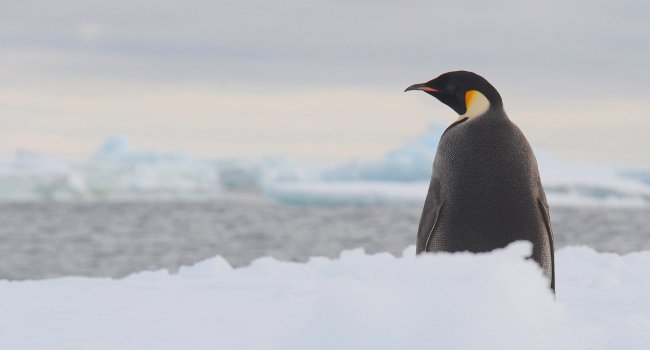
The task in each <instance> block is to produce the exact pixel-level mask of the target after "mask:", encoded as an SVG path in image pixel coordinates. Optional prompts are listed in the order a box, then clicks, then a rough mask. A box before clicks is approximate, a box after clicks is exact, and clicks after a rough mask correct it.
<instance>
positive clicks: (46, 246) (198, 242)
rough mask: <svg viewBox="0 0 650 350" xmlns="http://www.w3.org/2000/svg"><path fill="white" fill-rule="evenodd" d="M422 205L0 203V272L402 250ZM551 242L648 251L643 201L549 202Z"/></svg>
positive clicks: (15, 275) (648, 213)
mask: <svg viewBox="0 0 650 350" xmlns="http://www.w3.org/2000/svg"><path fill="white" fill-rule="evenodd" d="M420 210H421V208H420V207H292V206H282V205H278V204H273V203H268V202H266V201H263V200H260V199H251V198H246V199H229V200H221V201H212V202H124V203H4V204H0V257H1V263H0V279H40V278H48V277H58V276H73V275H74V276H79V275H83V276H112V277H120V276H124V275H127V274H129V273H132V272H136V271H141V270H152V269H160V268H168V269H171V270H175V269H177V268H178V267H179V266H180V265H183V264H191V263H193V262H196V261H199V260H203V259H206V258H209V257H212V256H215V255H222V256H224V257H225V258H226V259H227V260H228V261H229V262H230V263H231V264H233V265H235V266H241V265H245V264H248V263H249V262H250V261H251V260H253V259H255V258H257V257H260V256H269V255H270V256H274V257H276V258H278V259H282V260H295V261H305V260H306V259H307V258H308V257H309V256H314V255H322V256H329V257H335V256H337V255H338V253H339V252H340V251H341V250H343V249H350V248H356V247H364V248H366V251H368V252H378V251H389V252H391V253H401V251H402V250H403V249H404V248H405V247H406V246H408V245H410V244H414V240H415V231H416V229H417V225H418V221H419V216H420ZM551 215H552V220H553V227H554V230H555V240H556V247H557V248H559V247H562V246H565V245H569V244H570V245H576V244H586V245H590V246H592V247H594V248H596V249H597V250H601V251H612V252H619V253H625V252H630V251H637V250H650V208H594V207H575V208H571V207H555V208H551Z"/></svg>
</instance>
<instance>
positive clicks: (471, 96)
mask: <svg viewBox="0 0 650 350" xmlns="http://www.w3.org/2000/svg"><path fill="white" fill-rule="evenodd" d="M465 108H466V110H465V114H463V115H460V116H458V118H459V119H463V118H474V117H479V116H481V115H482V114H484V113H485V112H487V111H488V109H490V101H489V100H488V99H487V97H485V95H483V94H482V93H481V92H479V91H477V90H470V91H467V92H466V93H465Z"/></svg>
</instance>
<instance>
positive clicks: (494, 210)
mask: <svg viewBox="0 0 650 350" xmlns="http://www.w3.org/2000/svg"><path fill="white" fill-rule="evenodd" d="M410 90H420V91H424V92H426V93H427V94H429V95H431V96H433V97H435V98H437V99H438V100H440V102H442V103H444V104H446V105H447V106H449V107H451V109H453V110H454V111H455V112H456V113H458V115H459V116H458V119H457V120H456V121H454V122H453V123H452V124H451V125H450V126H449V127H448V128H447V129H446V130H445V131H444V133H443V134H442V136H441V137H440V142H439V144H438V150H437V152H436V156H435V159H434V161H433V173H432V176H431V183H430V185H429V192H428V193H427V197H426V200H425V202H424V209H423V210H422V217H421V218H420V225H419V227H418V234H417V248H416V251H417V253H418V254H420V253H422V252H441V251H442V252H458V251H469V252H487V251H491V250H493V249H497V248H502V247H505V246H507V245H508V244H509V243H511V242H514V241H518V240H527V241H530V242H532V244H533V254H532V258H533V259H534V260H535V261H536V262H537V263H538V264H539V265H540V266H541V267H542V269H543V270H544V274H545V275H546V277H547V278H548V279H549V283H550V287H551V289H553V291H555V264H554V256H553V232H552V230H551V219H550V216H549V208H548V204H547V202H546V195H545V194H544V189H543V187H542V183H541V181H540V176H539V170H538V168H537V161H536V159H535V155H534V154H533V150H532V148H531V147H530V144H529V143H528V141H527V140H526V137H524V134H523V133H522V132H521V130H520V129H519V128H518V127H517V126H516V125H515V124H514V123H513V122H512V121H510V118H508V115H507V114H506V111H505V110H504V108H503V101H502V99H501V96H500V95H499V93H498V92H497V90H496V89H495V88H494V87H493V86H492V85H491V84H490V83H489V82H488V81H487V80H485V79H484V78H483V77H481V76H480V75H478V74H475V73H472V72H467V71H454V72H448V73H445V74H442V75H440V76H439V77H437V78H435V79H433V80H430V81H428V82H426V83H423V84H415V85H412V86H409V87H408V88H407V89H406V90H405V91H410Z"/></svg>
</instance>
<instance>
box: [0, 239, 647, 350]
mask: <svg viewBox="0 0 650 350" xmlns="http://www.w3.org/2000/svg"><path fill="white" fill-rule="evenodd" d="M530 248H531V246H530V244H528V243H525V242H517V243H514V244H512V245H510V246H509V247H507V248H506V249H501V250H497V251H494V252H492V253H486V254H469V253H457V254H433V255H426V256H418V257H415V256H414V248H413V247H410V248H408V249H407V250H405V252H404V255H403V257H394V256H392V255H389V254H386V253H381V254H374V255H368V254H366V253H364V252H363V251H362V250H360V249H358V250H353V251H347V252H343V253H342V254H341V256H340V257H339V258H338V259H333V260H331V259H327V258H319V257H316V258H312V259H311V260H310V261H309V262H307V263H304V264H303V263H293V262H281V261H276V260H274V259H272V258H261V259H258V260H256V261H255V262H253V263H252V264H251V265H250V266H248V267H244V268H238V269H232V268H231V267H230V266H229V265H228V263H227V262H226V261H225V260H223V259H222V258H220V257H215V258H212V259H209V260H207V261H203V262H200V263H197V264H195V265H194V266H190V267H183V268H181V269H180V270H179V272H178V273H177V274H169V273H168V272H167V271H153V272H142V273H138V274H134V275H131V276H129V277H126V278H123V279H119V280H112V279H98V278H80V277H68V278H59V279H52V280H42V281H23V282H15V281H14V282H12V281H0V298H2V300H5V302H4V303H1V304H0V330H1V332H2V337H0V348H3V349H45V348H47V349H425V348H426V349H429V348H439V349H551V348H552V349H646V348H647V344H648V343H649V342H650V297H649V296H648V291H650V276H649V275H648V271H650V252H638V253H632V254H627V255H623V256H619V255H616V254H609V253H608V254H605V253H597V252H594V251H593V250H591V249H590V248H586V247H568V248H563V249H561V250H559V251H558V252H557V254H556V266H557V268H556V269H557V296H556V298H554V296H553V295H552V293H551V292H550V291H549V290H548V288H547V287H546V285H547V281H546V280H545V279H544V277H543V276H542V273H541V270H540V269H539V268H538V267H537V265H536V264H535V263H534V262H531V261H530V260H524V259H523V257H525V256H527V255H529V254H530Z"/></svg>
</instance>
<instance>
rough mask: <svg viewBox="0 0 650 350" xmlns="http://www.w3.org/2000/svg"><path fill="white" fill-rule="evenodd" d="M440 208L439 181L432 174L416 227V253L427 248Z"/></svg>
mask: <svg viewBox="0 0 650 350" xmlns="http://www.w3.org/2000/svg"><path fill="white" fill-rule="evenodd" d="M441 208H442V203H441V201H440V182H439V181H438V179H437V178H436V177H435V176H434V177H432V178H431V184H429V192H428V193H427V199H426V200H425V201H424V208H423V209H422V216H421V217H420V226H419V227H418V238H417V244H416V250H415V252H416V254H420V253H422V252H424V251H426V250H427V248H428V245H429V244H428V243H429V240H430V239H431V236H432V235H433V229H434V228H435V226H436V222H437V221H438V215H439V214H440V209H441Z"/></svg>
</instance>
